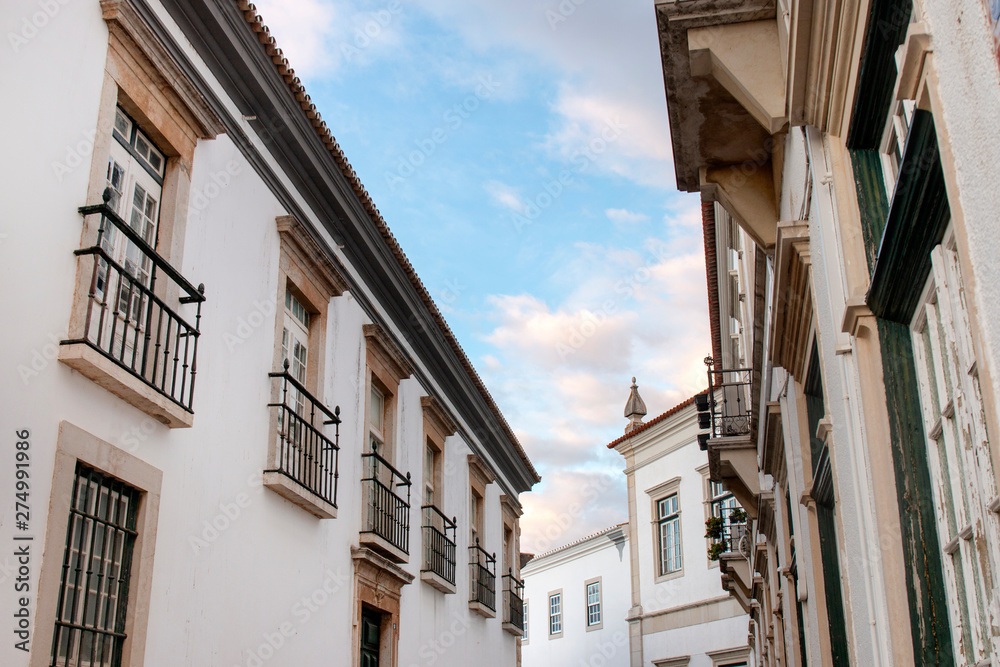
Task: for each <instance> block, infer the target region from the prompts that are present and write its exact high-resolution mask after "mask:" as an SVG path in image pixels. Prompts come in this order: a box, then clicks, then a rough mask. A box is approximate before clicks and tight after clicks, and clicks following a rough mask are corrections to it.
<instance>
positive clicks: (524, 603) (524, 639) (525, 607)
mask: <svg viewBox="0 0 1000 667" xmlns="http://www.w3.org/2000/svg"><path fill="white" fill-rule="evenodd" d="M521 614H522V615H521V618H523V619H524V635H523V636H522V637H521V643H522V644H526V643H528V601H527V600H523V601H522V602H521Z"/></svg>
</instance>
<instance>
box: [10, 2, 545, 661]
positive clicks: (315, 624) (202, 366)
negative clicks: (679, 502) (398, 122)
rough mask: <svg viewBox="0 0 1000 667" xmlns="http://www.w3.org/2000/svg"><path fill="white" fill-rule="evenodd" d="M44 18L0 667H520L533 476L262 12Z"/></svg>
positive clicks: (233, 7)
mask: <svg viewBox="0 0 1000 667" xmlns="http://www.w3.org/2000/svg"><path fill="white" fill-rule="evenodd" d="M53 6H55V7H56V10H55V14H54V15H49V19H47V20H46V21H45V22H44V25H43V26H37V22H36V23H34V24H33V23H32V21H34V20H35V19H33V18H32V17H33V16H34V15H35V14H36V13H37V12H39V11H40V10H39V7H40V5H38V3H35V2H20V1H18V2H15V3H13V4H7V5H5V7H4V9H3V14H4V15H5V16H6V17H7V18H9V19H10V21H9V23H10V25H12V26H15V27H13V28H12V29H11V30H12V34H14V35H16V36H18V38H19V39H18V40H15V41H14V42H12V43H11V50H12V51H13V53H10V52H8V53H6V54H5V55H4V56H3V70H4V79H5V82H6V86H5V89H6V90H7V92H8V94H9V95H11V96H13V97H17V98H21V99H24V100H28V99H30V100H32V102H31V104H23V105H16V106H8V107H7V108H6V109H5V111H4V114H5V119H6V121H7V124H8V125H9V126H10V127H17V128H20V129H19V130H18V131H17V132H15V133H12V134H11V135H10V136H9V138H8V142H7V152H8V155H10V156H12V157H14V156H16V159H15V160H11V161H10V162H9V163H8V164H7V166H6V167H5V168H3V174H2V179H0V180H2V181H3V183H4V193H5V197H4V200H5V203H6V204H7V206H8V213H9V215H10V217H9V219H10V220H21V221H22V222H23V224H18V225H15V226H11V227H6V228H5V229H4V230H3V235H2V236H0V274H2V276H3V285H4V288H3V300H4V304H5V306H6V309H7V312H8V313H17V315H16V316H14V317H8V318H5V320H4V322H3V324H0V330H2V336H0V337H2V338H3V340H4V341H5V343H6V344H5V345H4V346H3V350H2V351H0V367H2V369H3V371H4V376H3V384H2V385H0V395H2V400H3V404H4V410H3V414H2V415H0V423H2V425H3V429H4V432H5V433H9V434H11V438H16V439H15V440H11V441H10V442H11V446H10V448H6V447H5V451H7V450H8V449H9V452H8V454H9V459H8V460H7V461H5V462H4V463H3V464H2V466H0V467H2V469H4V470H10V471H11V473H10V476H9V477H6V478H5V479H4V481H3V482H2V483H0V488H2V489H4V490H5V492H6V491H9V493H8V494H7V495H8V497H7V498H6V499H5V501H4V502H3V503H2V505H0V538H2V539H3V540H4V542H5V544H7V545H10V544H15V545H17V547H18V548H22V549H23V551H20V552H18V553H20V554H22V556H18V557H15V556H13V555H12V556H7V555H6V554H7V553H11V552H10V550H7V549H6V548H5V556H0V565H2V568H0V579H3V580H4V581H5V583H4V588H5V594H4V595H2V596H0V615H2V616H3V618H6V619H14V621H13V623H14V624H15V630H16V631H17V632H19V633H22V634H16V635H15V639H16V642H15V641H5V642H4V643H3V645H2V647H0V663H2V664H3V665H5V666H10V667H24V666H27V665H31V666H32V667H39V666H42V665H61V666H62V665H67V666H68V665H127V666H129V667H138V666H141V665H147V666H149V667H153V666H160V665H199V666H212V665H220V666H221V665H224V666H226V667H231V666H233V665H241V666H247V667H250V666H257V667H260V666H261V665H287V666H290V667H291V666H294V667H300V666H308V665H326V664H332V663H333V664H352V665H364V666H366V667H368V666H375V665H399V666H408V665H431V664H456V665H459V664H475V663H477V662H479V661H481V659H482V656H484V655H488V656H491V660H490V664H496V665H515V664H516V663H517V661H518V659H519V646H518V642H519V636H520V634H521V631H522V630H521V623H522V619H521V612H522V604H521V585H520V581H519V579H518V576H519V563H518V552H519V548H518V534H519V528H518V519H519V517H520V514H521V509H520V504H519V502H518V495H519V493H521V492H524V491H527V490H529V489H530V488H531V486H532V485H533V484H534V483H535V482H537V481H538V476H537V474H536V473H535V471H534V468H533V467H532V465H531V463H530V461H529V460H528V459H527V457H526V455H525V454H524V452H523V450H522V449H521V447H520V445H519V444H518V442H517V440H516V438H515V436H514V435H513V432H512V431H511V429H510V427H509V426H508V425H507V423H506V421H505V420H504V418H503V416H502V415H501V414H500V412H499V410H498V409H497V407H496V405H495V404H494V403H493V401H492V399H491V398H490V396H489V393H488V391H487V390H486V388H485V387H484V386H483V384H482V382H481V380H480V379H479V377H478V376H477V374H476V373H475V370H474V369H473V368H472V366H471V364H470V362H469V360H468V359H467V357H466V356H465V354H464V352H462V350H461V347H460V346H459V344H458V342H457V341H456V340H455V338H454V336H453V334H452V333H451V331H450V329H449V328H448V327H447V324H446V323H445V322H444V320H443V318H442V317H441V315H440V313H439V312H438V310H437V308H436V307H435V305H434V303H433V301H432V300H431V298H430V296H429V295H428V293H427V290H426V289H425V288H424V286H423V285H422V283H421V282H420V280H419V278H418V277H417V276H416V274H415V273H414V272H413V269H412V267H411V266H410V264H409V262H408V261H407V260H406V257H405V255H404V254H403V252H402V250H401V249H400V248H399V246H398V244H397V243H396V241H395V239H394V238H393V237H392V235H391V233H390V232H389V230H388V227H387V226H386V223H385V221H384V220H383V219H382V218H381V216H380V215H379V213H378V211H377V209H376V208H375V206H374V204H373V203H372V201H371V199H370V198H369V197H368V195H367V193H366V192H365V190H364V187H363V186H362V185H361V183H360V182H359V181H358V179H357V177H356V175H355V174H354V172H353V170H352V169H351V167H350V164H349V163H348V162H347V160H346V158H345V157H344V156H343V153H342V152H341V151H340V149H339V147H338V146H337V144H336V142H335V141H334V139H333V137H332V136H331V135H330V133H329V130H328V128H327V127H326V125H325V123H323V121H322V119H321V118H320V117H319V114H318V112H317V111H316V109H315V107H314V106H312V104H311V103H310V101H309V97H308V95H307V94H306V93H305V91H304V90H303V89H302V86H301V84H300V82H299V80H298V78H296V77H295V74H294V71H293V70H292V69H291V67H290V66H289V64H288V63H287V61H286V60H284V58H283V57H282V55H281V51H280V49H278V48H277V47H276V46H275V45H274V40H273V39H272V38H271V37H270V36H269V33H268V31H267V28H266V27H265V26H264V25H263V23H262V22H261V19H260V17H258V16H257V15H256V13H255V10H254V9H253V6H252V5H248V4H247V3H246V2H230V1H228V0H191V1H190V2H189V1H186V0H181V1H178V2H170V3H160V2H158V1H157V0H105V1H104V2H98V1H97V0H79V1H77V2H73V3H68V4H59V3H53ZM22 18H24V19H25V22H24V25H26V26H29V27H30V26H31V25H35V26H36V28H37V29H34V30H27V29H26V28H23V26H22V21H21V19H22ZM22 28H23V29H22ZM29 286H30V287H29ZM15 466H16V468H15ZM5 476H6V473H5ZM15 493H20V494H22V495H20V496H18V498H17V499H16V500H17V501H18V502H20V503H21V504H20V505H17V506H15V505H14V504H13V503H14V500H13V499H12V498H13V496H14V494H15ZM8 500H10V501H11V502H7V501H8ZM15 538H16V539H15ZM19 558H20V560H18V559H19ZM5 559H7V560H5ZM22 565H23V566H24V569H22V570H20V572H22V573H24V574H25V576H24V577H23V580H18V581H15V578H16V575H17V573H18V572H19V570H18V568H19V567H20V566H22ZM15 584H17V585H18V586H19V588H17V591H18V592H17V595H16V596H13V595H10V594H7V592H9V591H8V590H7V589H9V588H11V587H12V586H14V585H15ZM20 586H23V588H22V587H20Z"/></svg>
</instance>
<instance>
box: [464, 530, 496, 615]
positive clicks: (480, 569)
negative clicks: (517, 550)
mask: <svg viewBox="0 0 1000 667" xmlns="http://www.w3.org/2000/svg"><path fill="white" fill-rule="evenodd" d="M469 582H470V584H471V586H470V588H471V590H470V592H469V594H470V596H471V597H470V598H469V601H470V602H478V603H480V604H481V605H483V606H484V607H486V608H487V609H489V610H490V611H496V610H497V589H496V582H497V556H496V554H493V555H490V554H488V553H486V550H485V549H483V548H482V547H481V546H479V538H476V543H475V544H474V545H472V546H471V547H469Z"/></svg>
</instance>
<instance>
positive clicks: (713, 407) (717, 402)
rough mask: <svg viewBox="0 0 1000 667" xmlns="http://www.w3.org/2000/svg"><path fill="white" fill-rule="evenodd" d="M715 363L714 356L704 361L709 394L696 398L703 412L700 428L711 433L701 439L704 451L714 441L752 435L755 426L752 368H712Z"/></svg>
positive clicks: (698, 407) (699, 409) (701, 412)
mask: <svg viewBox="0 0 1000 667" xmlns="http://www.w3.org/2000/svg"><path fill="white" fill-rule="evenodd" d="M713 364H714V361H713V360H712V358H711V357H707V358H706V359H705V365H706V366H708V392H707V393H705V394H699V395H698V396H696V397H695V402H696V405H697V409H698V412H699V413H700V415H699V426H700V428H701V429H702V430H707V431H708V432H707V433H705V434H703V435H702V437H700V438H699V441H700V443H701V448H702V449H705V448H706V445H707V441H708V440H710V439H712V438H727V437H739V436H749V435H750V428H751V425H752V422H751V417H752V402H751V399H750V396H751V394H750V389H751V382H752V378H753V369H751V368H729V369H727V368H720V369H713V368H712V366H713Z"/></svg>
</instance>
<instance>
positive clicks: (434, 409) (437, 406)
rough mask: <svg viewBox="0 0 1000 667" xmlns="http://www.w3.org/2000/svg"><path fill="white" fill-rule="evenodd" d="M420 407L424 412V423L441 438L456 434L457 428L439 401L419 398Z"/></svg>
mask: <svg viewBox="0 0 1000 667" xmlns="http://www.w3.org/2000/svg"><path fill="white" fill-rule="evenodd" d="M420 407H421V408H422V409H423V411H424V422H426V423H428V424H430V426H432V427H433V428H435V429H437V431H438V432H439V433H440V434H441V436H442V437H444V438H447V437H448V436H450V435H454V434H455V433H457V432H458V427H457V426H456V425H455V422H454V421H453V420H452V418H451V417H450V416H449V415H448V413H447V412H445V410H444V406H442V405H441V401H439V400H437V399H436V398H434V397H433V396H421V397H420Z"/></svg>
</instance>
